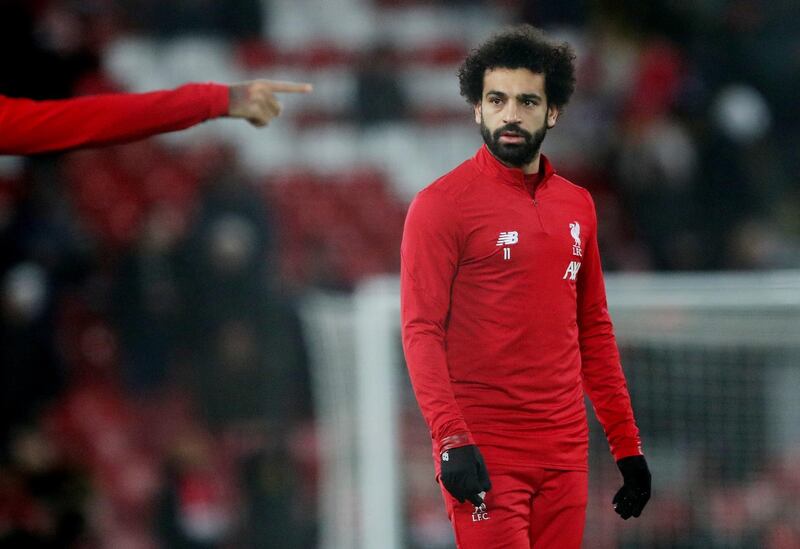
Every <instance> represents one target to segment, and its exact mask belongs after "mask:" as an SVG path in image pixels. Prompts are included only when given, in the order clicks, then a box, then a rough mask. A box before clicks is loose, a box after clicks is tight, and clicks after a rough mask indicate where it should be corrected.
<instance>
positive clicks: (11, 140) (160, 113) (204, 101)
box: [0, 80, 311, 155]
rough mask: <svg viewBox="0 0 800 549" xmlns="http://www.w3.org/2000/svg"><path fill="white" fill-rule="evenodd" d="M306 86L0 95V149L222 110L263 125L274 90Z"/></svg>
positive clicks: (118, 137) (49, 144)
mask: <svg viewBox="0 0 800 549" xmlns="http://www.w3.org/2000/svg"><path fill="white" fill-rule="evenodd" d="M310 91H311V84H301V83H295V82H276V81H272V80H253V81H251V82H242V83H239V84H232V85H224V84H215V83H208V84H185V85H183V86H181V87H179V88H176V89H174V90H162V91H154V92H149V93H117V94H105V95H94V96H87V97H77V98H74V99H62V100H52V101H33V100H30V99H12V98H9V97H5V96H2V95H0V154H19V155H28V154H37V153H43V152H54V151H62V150H67V149H75V148H81V147H91V146H97V145H110V144H116V143H123V142H128V141H135V140H137V139H142V138H144V137H148V136H151V135H155V134H159V133H165V132H171V131H176V130H183V129H185V128H188V127H190V126H194V125H196V124H199V123H200V122H203V121H205V120H209V119H211V118H219V117H223V116H229V117H233V118H244V119H245V120H247V121H248V122H250V123H251V124H252V125H254V126H256V127H261V126H266V125H267V124H269V122H270V120H272V119H273V118H275V117H276V116H278V115H279V114H280V111H281V105H280V103H279V102H278V99H277V97H276V95H275V94H276V93H308V92H310Z"/></svg>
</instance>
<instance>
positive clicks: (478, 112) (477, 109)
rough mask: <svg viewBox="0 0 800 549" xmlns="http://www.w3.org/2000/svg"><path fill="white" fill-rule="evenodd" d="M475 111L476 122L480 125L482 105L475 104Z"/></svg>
mask: <svg viewBox="0 0 800 549" xmlns="http://www.w3.org/2000/svg"><path fill="white" fill-rule="evenodd" d="M472 108H473V109H474V110H475V122H476V123H478V124H480V123H481V104H480V103H475V105H473V107H472Z"/></svg>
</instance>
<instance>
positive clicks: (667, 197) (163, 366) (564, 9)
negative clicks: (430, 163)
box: [0, 0, 800, 549]
mask: <svg viewBox="0 0 800 549" xmlns="http://www.w3.org/2000/svg"><path fill="white" fill-rule="evenodd" d="M372 4H375V5H376V6H378V7H383V8H386V9H394V10H397V9H408V10H413V9H415V7H416V6H419V5H430V4H437V3H436V2H434V1H428V2H423V1H421V0H420V1H417V2H415V1H411V0H405V1H404V0H392V1H389V0H382V1H378V0H375V1H374V2H372ZM447 4H448V5H449V8H448V9H452V10H456V13H457V10H459V9H464V10H472V11H473V12H474V10H481V9H485V10H491V11H492V12H493V13H501V14H502V18H503V20H505V21H507V22H523V21H526V22H530V23H533V24H536V25H538V26H543V27H545V28H547V29H550V30H552V31H553V33H555V34H556V35H557V36H562V37H563V38H565V39H567V40H569V41H570V42H572V43H573V44H574V45H575V47H576V50H577V53H578V56H579V76H578V89H577V92H576V96H575V98H574V99H573V101H572V103H571V104H570V105H569V106H568V108H567V113H566V115H565V116H564V117H563V118H562V119H561V121H560V122H559V127H558V128H557V130H554V131H553V132H551V134H550V135H549V136H548V140H547V142H546V144H545V152H546V153H547V154H549V155H550V156H551V157H553V158H554V159H555V163H556V167H557V169H558V171H559V172H561V173H562V174H564V175H565V176H566V177H569V178H571V179H573V180H574V181H576V182H577V183H579V184H581V185H585V186H587V187H588V188H589V189H590V190H591V191H592V192H593V194H594V196H595V199H596V202H597V204H598V209H599V217H600V226H601V231H602V235H601V248H602V251H603V255H604V260H605V265H606V268H607V269H608V270H650V269H655V270H717V269H766V268H786V267H794V268H796V267H798V266H799V265H800V186H798V184H797V183H798V181H797V174H798V173H800V170H799V169H798V167H800V166H798V155H797V154H796V149H797V143H798V142H800V105H798V102H797V101H796V97H797V95H798V92H800V90H799V89H798V86H800V29H798V28H797V26H796V24H793V21H794V16H793V12H792V7H793V6H791V3H790V2H773V3H766V2H760V1H757V0H731V1H727V2H721V3H720V2H712V1H710V0H708V1H700V2H693V3H675V2H666V1H656V2H636V1H633V0H626V1H622V2H605V1H600V2H587V1H585V0H564V1H561V2H538V1H533V0H529V1H526V0H505V1H502V2H501V1H489V0H485V1H479V0H473V1H462V2H458V3H447ZM223 6H224V7H223ZM270 7H271V3H270V2H266V1H264V2H259V1H257V0H237V1H236V2H225V3H222V2H213V1H210V0H169V1H164V0H160V1H153V0H105V1H104V0H37V1H34V2H22V1H15V0H0V47H2V51H3V52H5V53H4V54H3V56H2V59H0V68H1V69H0V93H3V94H6V95H11V96H25V97H32V98H59V97H68V96H72V95H79V94H86V93H96V92H104V91H113V90H117V89H120V84H118V83H116V82H114V81H113V80H112V78H111V77H110V76H109V75H108V74H106V73H105V72H104V69H103V64H102V62H101V59H102V56H103V52H104V51H105V48H107V47H108V46H109V45H110V44H112V43H113V42H114V40H115V39H116V38H117V37H119V36H122V35H129V34H131V33H132V34H140V35H147V36H155V37H158V36H174V35H175V34H179V33H201V34H210V35H213V36H216V37H220V38H223V39H224V40H226V41H230V42H231V43H233V44H235V45H237V46H238V47H239V48H240V49H239V51H240V59H241V62H242V63H243V64H253V63H255V64H258V63H268V62H269V60H270V59H271V58H272V57H273V56H275V55H277V54H276V52H278V51H280V44H276V43H274V42H271V41H270V40H271V37H270V36H268V35H267V33H266V32H265V31H264V29H265V28H266V27H268V24H267V23H268V21H269V20H270V17H271V14H270ZM473 44H474V40H473V39H472V38H470V37H464V39H463V41H462V42H461V43H457V44H455V45H453V44H452V43H448V44H447V46H446V47H443V48H442V49H441V50H439V51H438V52H437V56H438V57H437V59H434V61H433V62H434V63H438V64H439V65H437V66H441V67H442V70H443V71H447V76H448V77H449V78H452V80H453V82H455V76H454V71H455V66H456V65H457V63H458V61H459V60H460V59H461V58H462V57H463V54H465V53H466V51H468V49H469V48H470V47H471V46H472V45H473ZM345 53H346V52H345ZM345 53H343V52H338V54H341V55H337V50H335V48H334V49H323V50H320V51H317V52H316V53H315V54H314V55H316V56H317V57H318V58H320V57H321V58H322V59H323V61H322V62H323V63H334V64H336V63H339V64H345V67H346V70H347V71H349V72H350V73H351V74H352V75H353V78H354V82H355V89H354V93H353V99H352V104H351V105H350V107H349V108H347V109H345V110H343V111H339V112H319V111H314V110H311V109H309V110H306V111H304V112H303V111H301V112H296V113H293V114H291V115H287V116H294V122H295V123H296V124H297V125H298V126H300V127H303V128H307V129H310V131H314V128H319V127H320V126H322V125H325V126H333V127H334V128H335V127H337V124H342V125H344V126H347V125H355V126H357V127H359V128H362V129H365V128H370V127H376V126H380V125H383V124H387V123H393V122H397V121H404V122H409V123H411V124H420V125H426V126H430V125H431V124H433V125H436V124H439V123H442V124H445V123H446V124H449V123H452V122H453V119H454V118H462V117H463V119H464V122H465V123H467V124H469V123H470V121H469V112H468V109H466V108H464V107H465V106H464V105H463V104H458V105H453V106H452V108H451V110H450V111H447V110H446V109H445V110H440V111H431V110H426V109H424V108H423V109H420V108H419V106H418V102H415V100H414V97H413V93H412V91H411V90H410V88H412V87H413V86H411V83H410V82H408V81H407V80H405V79H404V78H401V77H400V75H399V74H398V73H397V72H396V71H394V70H393V68H394V67H395V66H396V64H397V63H402V62H403V55H404V52H400V51H397V49H395V48H393V46H392V44H391V43H388V42H384V41H376V42H375V43H374V44H373V45H372V47H371V48H369V49H367V50H366V51H363V52H358V53H357V54H352V52H350V54H349V55H345ZM309 55H310V54H309ZM317 60H319V59H317ZM463 128H464V130H463V131H465V132H466V131H471V132H476V133H477V129H476V128H473V127H472V126H468V125H466V124H465V125H464V126H463ZM265 131H267V132H269V131H271V130H270V129H267V130H265ZM310 154H311V156H310V157H309V158H310V159H313V151H311V153H310ZM426 183H427V182H420V185H424V184H426ZM406 206H407V198H406V197H403V196H401V194H400V193H397V192H395V186H394V183H393V174H392V173H387V171H386V170H385V169H383V168H381V167H376V166H370V165H365V166H357V167H355V168H352V169H350V170H349V171H346V172H342V173H326V174H324V175H321V174H320V173H319V172H318V171H315V170H313V169H311V167H310V166H303V165H300V166H290V167H287V169H285V170H281V171H280V172H278V173H264V174H261V175H259V176H253V174H252V173H250V172H249V171H247V170H244V169H242V165H241V162H240V161H239V159H238V158H237V151H236V150H235V148H233V147H231V146H230V144H229V143H226V142H225V141H224V139H209V140H205V141H198V142H193V143H191V144H188V145H187V144H184V145H183V146H174V145H168V144H165V143H164V142H162V141H158V140H150V141H145V142H141V143H136V144H132V145H127V146H122V147H114V148H109V149H102V150H98V151H83V152H78V153H72V154H69V155H60V156H48V157H37V158H30V159H26V160H24V161H23V160H20V159H3V160H2V161H0V406H1V407H2V414H1V415H0V547H95V546H108V547H152V546H154V545H155V544H157V543H158V541H156V540H160V542H161V543H162V544H163V546H166V547H186V548H214V547H281V548H291V547H312V546H314V543H315V539H316V538H315V536H316V532H315V525H316V522H315V521H316V518H315V513H316V508H315V504H316V502H315V497H316V493H315V490H316V476H315V475H316V461H315V455H314V448H315V440H316V439H315V434H314V427H313V413H312V398H311V394H310V389H309V387H310V383H309V364H308V359H307V356H306V344H305V338H306V337H307V336H308V334H305V333H304V330H303V327H302V324H301V322H300V321H299V320H298V318H299V317H298V311H297V298H299V297H300V296H302V295H303V294H304V293H306V292H308V291H310V290H311V289H313V288H320V287H322V288H327V289H335V290H342V291H349V290H351V289H352V288H353V287H354V286H355V285H356V284H357V283H358V281H359V280H361V279H362V278H363V277H365V276H367V275H369V274H375V273H383V272H395V271H396V270H397V268H398V257H397V255H398V254H397V249H398V247H399V240H400V235H401V231H402V222H403V216H404V211H405V207H406ZM773 459H775V460H778V459H780V458H778V457H773ZM786 459H789V458H788V457H787V458H786ZM787 470H788V469H787ZM792 478H793V477H792V476H791V474H790V473H787V472H786V470H784V469H781V468H779V467H777V466H776V468H775V471H774V472H773V473H771V474H769V475H764V477H763V478H753V479H746V480H743V481H742V483H741V484H739V485H727V486H726V487H724V488H720V490H719V491H718V492H715V493H714V494H713V495H711V496H710V497H711V500H712V501H711V504H712V513H713V516H714V517H715V520H716V521H717V522H715V524H716V526H715V528H718V529H719V530H720V531H719V532H715V533H712V534H713V535H712V534H709V536H710V537H709V538H707V539H708V540H712V541H713V543H712V541H709V542H708V544H707V545H703V546H704V547H754V546H759V547H772V548H775V549H779V548H789V547H797V546H800V533H798V531H797V528H796V526H794V527H792V526H788V525H791V524H795V525H796V524H798V523H800V521H799V520H797V514H798V512H800V511H798V509H797V508H794V509H792V510H790V511H788V513H789V514H790V515H791V517H790V519H789V520H783V521H780V520H779V521H776V522H775V523H774V524H773V523H770V528H768V529H766V531H767V534H765V536H766V537H765V538H760V539H758V540H754V541H752V544H749V543H750V542H749V541H748V542H747V543H745V544H744V545H735V544H730V545H726V544H725V539H726V536H727V537H729V538H730V539H737V540H738V539H742V538H741V536H739V535H738V534H736V532H734V530H737V529H741V528H742V527H743V525H744V524H750V523H752V520H755V519H753V516H755V515H757V516H758V517H762V518H763V517H768V518H770V520H772V518H774V516H775V515H774V514H773V515H768V514H765V511H764V510H763V509H750V508H748V507H747V502H748V501H750V500H751V499H752V497H751V496H752V494H753V493H754V492H759V491H761V492H763V493H767V495H768V496H770V497H768V498H767V501H775V500H776V499H780V500H781V501H795V502H796V501H798V498H797V492H798V487H797V486H796V483H793V482H791V479H792ZM779 491H788V492H787V493H786V494H785V497H784V495H781V496H779V495H776V493H777V492H779ZM761 492H759V493H761ZM734 496H735V497H734ZM770 498H771V499H770ZM734 502H738V503H734ZM654 507H657V503H656V504H655V505H654ZM437 509H438V507H437ZM242 510H244V511H242ZM652 511H653V513H652V514H653V515H655V514H656V513H655V511H656V509H655V508H654V509H653V510H652ZM432 512H433V511H432ZM664 512H665V513H668V514H669V513H671V514H669V516H671V517H673V518H675V524H672V525H669V524H667V525H666V526H663V524H662V526H663V527H664V528H672V529H674V531H673V532H672V534H669V535H667V534H666V533H665V538H664V539H673V540H677V541H674V543H667V542H665V544H664V545H663V547H679V546H680V547H684V546H685V547H695V546H697V545H691V544H689V542H688V541H686V544H685V545H680V542H681V541H680V540H681V534H680V528H681V524H679V523H681V520H682V519H681V517H683V516H684V515H682V513H684V512H685V510H682V509H679V508H676V509H667V510H665V511H664ZM425 520H426V519H425V518H424V517H423V518H421V519H420V524H423V526H424V521H425ZM764 520H767V519H766V518H765V519H764ZM664 524H666V523H664ZM772 526H774V527H772ZM412 530H413V526H412ZM676 532H677V533H676ZM731 532H733V533H731ZM759 532H762V530H759ZM420 536H421V537H419V539H418V540H417V541H416V542H415V543H417V545H418V546H419V547H434V546H436V545H435V543H436V542H435V541H432V540H431V539H429V540H428V541H427V542H426V541H425V536H424V535H422V534H420ZM670 536H672V537H670ZM720 540H722V541H720ZM731 543H733V542H731ZM614 546H621V547H622V546H624V547H627V546H628V545H625V542H624V540H622V541H619V545H614ZM632 546H633V545H632Z"/></svg>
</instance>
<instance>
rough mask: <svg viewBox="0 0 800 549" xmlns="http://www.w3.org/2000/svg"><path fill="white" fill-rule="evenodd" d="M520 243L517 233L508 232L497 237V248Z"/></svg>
mask: <svg viewBox="0 0 800 549" xmlns="http://www.w3.org/2000/svg"><path fill="white" fill-rule="evenodd" d="M517 242H519V233H518V232H517V231H508V232H505V233H500V236H499V237H497V244H496V245H497V246H510V245H512V244H516V243H517Z"/></svg>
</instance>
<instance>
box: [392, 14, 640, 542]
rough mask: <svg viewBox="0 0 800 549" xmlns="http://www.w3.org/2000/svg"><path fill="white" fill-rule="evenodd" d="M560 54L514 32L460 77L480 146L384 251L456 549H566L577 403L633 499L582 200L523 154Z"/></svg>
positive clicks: (563, 71)
mask: <svg viewBox="0 0 800 549" xmlns="http://www.w3.org/2000/svg"><path fill="white" fill-rule="evenodd" d="M574 57H575V56H574V54H573V53H572V49H571V48H570V46H569V45H568V44H566V43H564V44H556V43H553V42H551V41H550V40H549V39H548V38H547V37H546V36H545V35H544V34H543V33H541V32H540V31H538V30H537V29H534V28H533V27H530V26H523V27H518V28H514V29H511V30H509V31H506V32H504V33H501V34H498V35H496V36H494V37H493V38H491V39H490V40H489V41H487V42H486V43H485V44H483V45H482V46H481V47H479V48H478V49H476V50H474V51H473V52H472V53H471V54H470V55H469V57H468V58H467V59H466V60H465V62H464V64H463V65H462V67H461V69H460V70H459V80H460V84H461V94H462V95H463V96H464V97H465V98H466V99H467V101H468V102H469V103H470V104H471V105H472V106H473V108H474V112H475V121H476V122H477V123H478V124H480V128H481V134H482V135H483V139H484V141H485V143H486V144H485V146H483V147H482V148H481V149H480V150H479V151H478V152H477V154H476V155H475V156H474V157H473V158H471V159H469V160H467V161H466V162H464V163H463V164H461V165H460V166H458V167H457V168H456V169H455V170H453V171H451V172H450V173H448V174H446V175H444V176H443V177H441V178H439V179H438V180H437V181H435V182H434V183H433V184H431V185H430V186H428V187H427V188H425V189H424V190H422V191H421V192H420V193H419V194H418V195H417V197H416V198H415V200H414V202H413V203H412V204H411V207H410V209H409V212H408V217H407V219H406V224H405V229H404V233H403V243H402V248H401V256H402V257H401V260H402V267H401V314H402V330H403V348H404V351H405V355H406V361H407V364H408V370H409V374H410V377H411V382H412V385H413V388H414V392H415V394H416V397H417V401H418V402H419V405H420V408H421V410H422V414H423V416H424V417H425V420H426V421H427V423H428V426H429V428H430V431H431V438H432V441H433V454H434V463H435V469H436V473H437V475H436V478H437V479H438V480H439V482H440V484H441V486H442V494H443V496H444V499H445V504H446V508H447V512H448V515H449V517H450V521H451V523H452V526H453V530H454V532H455V537H456V542H457V544H458V546H459V547H460V548H462V549H469V548H481V549H485V548H492V547H504V548H514V549H522V548H525V549H530V548H531V547H536V549H548V548H559V549H569V548H575V549H577V548H578V547H580V545H581V539H582V536H583V526H584V520H585V510H586V502H587V458H588V427H587V423H586V410H585V406H584V400H583V398H584V392H585V393H586V394H588V396H589V398H590V399H591V401H592V403H593V405H594V408H595V412H596V415H597V417H598V418H599V420H600V422H601V423H602V425H603V427H604V429H605V432H606V435H607V438H608V442H609V445H610V447H611V452H612V454H613V456H614V458H615V459H616V460H617V464H618V466H619V469H620V471H621V473H622V477H623V481H624V484H623V486H622V488H620V490H619V491H618V492H617V494H616V495H615V496H614V498H613V506H614V509H615V510H616V512H617V513H619V514H620V515H621V516H622V518H624V519H627V518H629V517H631V516H634V517H638V516H639V514H640V513H641V511H642V509H643V507H644V505H645V504H646V503H647V500H648V499H649V497H650V472H649V470H648V467H647V463H646V461H645V459H644V456H643V455H642V450H641V444H640V439H639V431H638V428H637V426H636V422H635V420H634V416H633V411H632V408H631V402H630V397H629V395H628V389H627V385H626V382H625V377H624V374H623V372H622V367H621V365H620V359H619V352H618V350H617V345H616V341H615V338H614V334H613V329H612V325H611V320H610V317H609V314H608V310H607V306H606V297H605V288H604V283H603V274H602V270H601V266H600V256H599V252H598V248H597V218H596V214H595V209H594V204H593V202H592V198H591V197H590V195H589V193H588V192H587V191H586V190H585V189H583V188H581V187H578V186H576V185H574V184H572V183H570V182H569V181H567V180H566V179H564V178H563V177H561V176H559V175H557V174H556V173H555V171H554V169H553V167H552V165H551V164H550V162H549V161H548V160H547V158H546V157H545V156H544V155H542V154H541V153H540V152H539V148H540V145H541V144H542V141H543V140H544V137H545V135H546V133H547V131H548V130H549V129H552V128H553V127H554V126H555V125H556V122H557V120H558V117H559V115H560V114H561V113H562V111H563V109H564V106H565V105H566V104H567V101H568V100H569V98H570V95H571V94H572V91H573V89H574V87H575V76H574V74H575V69H574Z"/></svg>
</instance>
